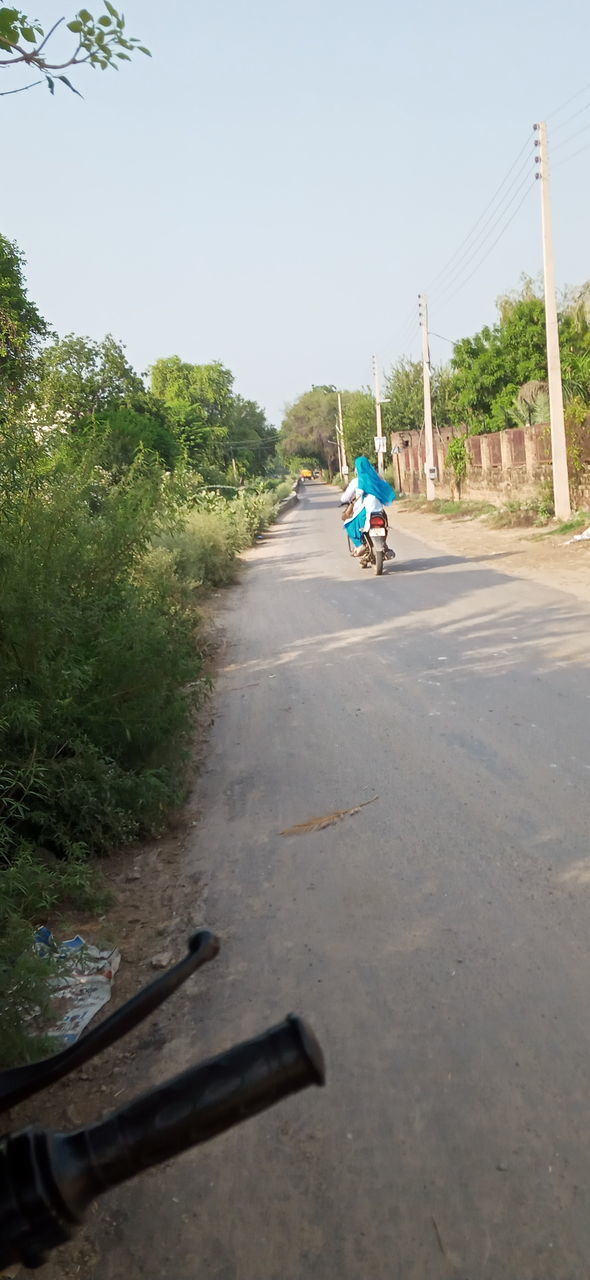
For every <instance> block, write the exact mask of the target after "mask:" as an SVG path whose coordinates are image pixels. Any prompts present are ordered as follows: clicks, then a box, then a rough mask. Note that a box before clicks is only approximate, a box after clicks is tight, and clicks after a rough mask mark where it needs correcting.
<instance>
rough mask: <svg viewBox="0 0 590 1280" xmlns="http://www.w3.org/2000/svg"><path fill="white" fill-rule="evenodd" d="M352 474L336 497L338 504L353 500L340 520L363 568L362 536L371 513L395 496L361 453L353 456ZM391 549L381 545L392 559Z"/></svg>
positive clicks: (367, 556)
mask: <svg viewBox="0 0 590 1280" xmlns="http://www.w3.org/2000/svg"><path fill="white" fill-rule="evenodd" d="M354 465H355V474H354V476H353V478H352V480H351V481H350V484H348V485H347V487H346V489H345V490H344V493H343V494H342V497H341V499H340V505H341V506H348V505H350V503H352V504H353V507H352V515H351V516H350V517H349V519H348V520H345V521H344V531H345V533H347V534H348V537H349V538H350V540H351V542H353V543H354V545H355V548H356V550H355V553H354V554H355V556H358V558H359V560H360V562H361V565H362V567H363V568H364V569H366V568H367V566H368V564H369V563H370V553H369V550H368V548H367V545H366V543H365V541H364V539H363V533H367V532H368V531H369V530H370V527H371V516H372V515H373V514H374V513H375V512H377V511H383V508H384V506H385V505H387V504H389V503H390V502H393V501H394V500H395V498H396V497H397V494H396V492H395V489H392V487H391V485H390V484H388V483H387V480H384V479H383V477H382V476H380V475H379V473H378V472H377V471H376V470H375V468H374V466H373V465H372V463H370V462H369V459H368V458H366V457H365V456H364V455H360V456H359V457H358V458H355V463H354ZM394 556H395V552H394V551H392V550H391V548H390V547H388V546H387V544H386V545H385V557H386V559H387V560H392V559H393V557H394Z"/></svg>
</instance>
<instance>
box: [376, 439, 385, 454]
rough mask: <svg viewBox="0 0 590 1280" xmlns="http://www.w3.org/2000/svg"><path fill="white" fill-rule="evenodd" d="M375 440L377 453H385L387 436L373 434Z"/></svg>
mask: <svg viewBox="0 0 590 1280" xmlns="http://www.w3.org/2000/svg"><path fill="white" fill-rule="evenodd" d="M373 439H374V441H375V453H385V452H386V450H387V436H373Z"/></svg>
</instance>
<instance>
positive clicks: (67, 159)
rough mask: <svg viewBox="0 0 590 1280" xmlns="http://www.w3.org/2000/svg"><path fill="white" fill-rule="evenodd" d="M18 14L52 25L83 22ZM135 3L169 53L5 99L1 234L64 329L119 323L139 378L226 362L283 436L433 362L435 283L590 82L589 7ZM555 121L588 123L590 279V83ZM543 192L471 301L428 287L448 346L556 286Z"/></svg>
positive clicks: (63, 6)
mask: <svg viewBox="0 0 590 1280" xmlns="http://www.w3.org/2000/svg"><path fill="white" fill-rule="evenodd" d="M89 2H90V0H89ZM31 5H32V7H31ZM23 6H24V7H25V8H26V9H27V10H28V11H29V12H31V13H33V10H34V15H35V16H38V17H39V18H40V20H41V21H44V22H45V23H46V25H49V24H50V21H51V20H52V19H54V18H55V17H57V16H59V14H60V13H62V12H65V13H66V14H67V16H68V17H70V16H71V13H72V10H70V9H69V7H68V3H67V0H42V2H41V0H39V2H38V3H36V2H35V0H31V4H29V3H28V0H27V3H26V4H25V0H23ZM90 7H91V9H92V10H93V11H94V12H95V13H96V12H97V11H98V9H97V6H96V4H95V3H94V0H93V3H92V4H91V5H90ZM72 9H73V6H72ZM125 13H126V16H127V23H128V28H129V32H130V34H132V35H138V36H140V37H141V38H142V40H143V41H144V43H145V44H147V45H148V46H149V47H150V48H151V50H152V53H153V58H152V60H148V59H147V58H143V57H142V56H141V55H138V56H137V58H136V59H135V60H134V62H133V63H131V64H123V69H122V71H121V72H120V74H119V75H118V76H117V75H115V74H114V73H110V72H105V73H104V74H102V73H98V72H96V73H92V72H89V71H84V70H82V71H80V72H79V73H78V74H77V77H76V84H77V85H78V87H79V88H80V89H81V90H82V91H83V93H84V95H85V100H84V101H83V102H82V101H80V99H79V98H76V97H74V96H73V95H72V94H70V93H68V92H67V90H65V89H64V91H63V92H62V93H60V94H59V95H56V97H55V99H51V98H50V96H49V94H48V93H47V91H46V90H45V89H44V88H39V89H35V90H33V91H31V92H30V93H28V94H17V95H16V96H13V97H8V98H3V99H1V100H0V119H1V122H2V125H1V139H2V144H1V145H2V171H3V177H4V181H3V183H2V197H1V202H2V216H1V217H0V229H1V230H2V231H3V232H4V233H5V234H7V235H9V236H10V237H11V238H14V239H16V240H17V241H18V243H19V244H20V246H21V247H22V249H23V250H24V252H25V254H26V257H27V260H28V281H29V287H30V292H31V294H32V296H33V297H34V298H35V299H36V301H37V302H38V304H39V306H40V308H41V310H42V312H43V314H44V315H46V317H47V318H48V319H49V320H50V321H51V322H52V323H53V324H54V326H55V327H56V328H57V330H58V331H59V332H60V333H61V334H64V333H66V332H69V331H74V332H78V333H84V334H89V335H91V336H93V337H102V335H103V334H104V333H105V332H107V331H110V332H112V333H113V334H114V335H115V336H116V337H117V338H120V339H121V340H122V341H124V342H125V343H126V345H127V349H128V354H129V356H130V358H131V360H132V362H133V363H134V365H135V366H136V367H137V368H139V369H140V370H144V369H145V368H146V367H147V366H148V365H149V364H150V363H151V362H152V361H153V360H154V359H156V358H157V357H158V356H161V355H170V354H173V353H178V354H179V355H181V356H182V357H183V358H184V359H186V360H190V361H195V362H202V361H208V360H212V359H220V360H222V361H223V362H224V363H226V364H228V365H229V366H230V368H231V369H232V370H233V371H234V373H235V375H236V381H237V387H238V389H239V390H240V391H241V392H242V394H244V395H246V396H250V397H253V398H254V399H256V400H258V401H259V402H260V403H261V404H262V405H263V406H264V407H265V409H266V410H267V412H268V414H269V416H270V418H271V420H272V421H274V422H275V423H276V424H277V425H278V424H279V422H280V419H281V415H282V412H283V408H284V405H285V403H286V402H288V401H289V400H291V399H294V398H295V396H297V395H298V394H299V393H300V392H301V391H304V390H305V389H307V388H308V387H309V386H310V385H311V383H313V382H333V383H337V384H338V385H340V386H343V387H354V386H359V385H362V384H364V383H366V382H367V381H368V380H369V378H370V360H371V353H372V352H373V351H376V352H377V353H378V355H379V357H380V359H381V360H382V362H383V363H384V364H386V365H387V364H390V363H391V362H392V361H393V360H394V359H396V358H397V357H398V356H399V355H401V354H402V353H403V352H404V351H405V352H407V353H408V354H412V355H416V354H417V353H418V345H417V342H418V331H417V328H416V331H415V335H411V327H412V320H411V317H412V314H413V311H414V308H415V303H416V295H417V293H418V291H419V290H421V289H428V287H429V285H430V282H431V280H432V279H433V277H436V275H437V273H438V272H439V271H440V269H441V267H443V266H444V264H445V263H446V261H447V259H448V258H449V257H451V255H452V254H453V253H454V251H455V250H456V248H457V246H458V245H459V243H460V242H461V240H462V239H463V237H464V236H465V235H466V233H467V232H468V231H469V229H470V228H471V226H472V224H473V223H474V222H475V220H476V219H477V218H478V216H479V215H480V213H481V212H482V211H483V209H484V208H485V206H486V204H487V202H488V201H489V199H490V197H491V196H492V195H493V193H494V191H495V189H496V187H497V186H498V184H499V183H500V182H501V180H502V178H503V177H504V175H505V173H506V171H507V170H508V169H509V167H510V165H511V164H512V161H513V160H514V159H515V157H516V155H517V153H518V151H519V150H520V148H521V146H522V145H523V144H525V143H526V140H527V137H528V136H531V135H530V131H531V126H532V123H533V121H534V120H536V119H539V118H543V117H544V116H546V115H547V114H548V113H550V112H551V111H552V110H553V109H554V108H555V107H558V106H559V105H560V104H561V103H562V102H563V101H564V100H565V99H567V98H568V97H569V96H570V95H572V94H574V93H575V92H576V91H577V90H578V89H580V88H582V87H583V86H584V85H585V84H586V83H588V81H590V70H589V64H588V47H589V46H588V37H589V34H590V31H589V28H590V19H589V17H588V5H587V0H569V3H568V4H567V5H564V4H557V3H555V2H552V3H551V4H549V3H547V0H534V2H533V0H494V3H493V4H489V5H474V4H473V0H469V2H468V0H447V3H445V4H441V3H440V0H412V2H411V3H404V4H401V3H395V0H364V2H362V0H251V2H250V3H246V2H245V0H217V2H216V3H215V4H213V3H211V0H209V3H207V4H205V3H201V2H200V0H168V2H167V3H166V2H165V0H128V2H127V4H126V5H125ZM7 81H8V76H7V75H5V76H3V83H2V87H3V88H8V87H13V86H14V85H15V84H16V79H15V75H14V74H13V76H12V78H11V83H10V86H9V85H8V83H7ZM587 104H588V105H587ZM579 109H582V110H581V112H580V114H579V115H577V116H576V118H575V119H573V120H572V121H571V123H570V124H566V123H564V122H565V121H567V118H568V116H569V115H572V114H573V113H574V112H575V111H578V110H579ZM554 122H555V124H556V125H557V124H562V125H563V127H562V128H561V129H560V130H559V131H558V132H556V133H555V135H554V140H555V147H556V148H557V144H558V142H561V143H562V144H563V142H564V141H565V140H567V139H568V138H569V137H570V136H572V135H574V134H576V133H577V131H578V130H580V129H581V130H586V131H585V132H582V133H580V134H579V136H576V137H575V138H574V139H573V140H572V142H571V143H570V144H569V145H567V146H563V145H562V146H561V148H560V149H559V150H556V152H555V164H556V167H555V169H554V204H555V212H554V216H555V232H556V259H557V277H558V281H559V282H560V283H565V282H568V283H581V282H583V281H584V280H585V279H586V278H588V277H590V241H589V235H588V207H589V205H590V150H585V151H582V154H581V155H580V156H579V157H577V158H576V159H574V160H572V161H571V162H568V163H563V164H561V165H559V167H557V160H558V159H559V158H563V156H565V155H567V154H569V153H570V152H573V151H575V150H576V149H577V148H579V147H580V148H583V147H585V146H587V145H588V144H590V88H589V89H588V92H587V94H582V95H581V96H580V97H579V98H576V100H575V101H574V102H573V103H572V104H571V106H570V107H569V108H567V109H564V110H563V111H562V112H561V113H559V114H558V115H557V116H555V121H554ZM549 123H550V125H551V119H550V121H549ZM531 153H532V145H531ZM520 163H523V162H522V161H521V162H520ZM518 173H519V169H518V166H517V169H516V170H515V174H514V176H515V177H517V176H518ZM523 176H526V170H524V171H523V175H521V178H520V179H519V180H520V181H522V177H523ZM537 187H538V184H537ZM523 190H524V189H523ZM505 192H506V194H507V196H509V195H510V194H511V189H510V188H509V187H507V188H505ZM538 197H539V192H538V189H536V188H535V189H534V190H532V192H531V193H530V194H529V196H528V197H527V199H526V201H525V204H524V205H523V207H522V209H521V210H520V212H519V213H518V215H517V216H516V218H515V219H514V222H513V223H512V225H511V226H510V227H509V228H508V230H507V232H506V234H505V236H504V237H503V239H502V240H500V242H499V244H498V245H497V247H496V248H495V249H494V251H493V252H492V253H491V254H490V256H489V257H488V258H487V260H486V261H485V262H484V263H483V264H482V266H481V268H480V269H478V270H477V271H476V272H475V274H474V276H473V279H472V280H470V281H469V282H468V283H467V284H466V286H465V288H463V289H462V290H461V291H460V292H459V293H458V295H457V296H456V298H452V297H451V296H450V294H451V293H452V290H451V289H450V288H449V289H448V290H447V296H446V297H445V295H444V292H443V291H442V289H441V296H440V299H439V300H438V301H437V299H436V296H435V293H434V290H433V291H432V301H431V316H430V320H431V326H432V328H433V329H434V330H436V331H437V332H438V333H440V334H443V335H445V336H446V337H449V338H455V337H459V336H462V335H464V334H468V333H471V332H474V331H475V330H476V329H477V328H480V327H481V325H482V324H484V323H486V322H488V321H492V320H493V318H494V302H495V298H496V297H497V295H498V294H499V293H501V292H502V291H504V290H508V289H511V288H513V287H515V286H516V285H517V284H518V280H519V276H520V273H521V272H522V271H527V272H530V273H531V274H535V273H536V272H537V271H538V270H539V268H540V264H541V249H540V225H539V221H540V220H539V203H538ZM519 198H520V197H519ZM507 202H508V201H507V200H506V203H507ZM517 203H518V201H516V202H515V203H514V204H513V205H512V206H511V209H508V210H507V212H506V218H507V217H508V216H509V214H510V212H511V211H514V209H515V208H516V204H517ZM499 208H500V209H501V206H499ZM502 226H503V222H502V221H500V222H499V223H498V227H497V231H500V230H501V228H502ZM488 230H490V231H491V228H488ZM495 234H497V232H496V233H495ZM493 238H494V235H491V238H490V240H489V242H487V243H488V244H490V243H491V241H492V240H493ZM475 243H476V242H475ZM468 248H469V246H468ZM485 249H486V245H483V247H482V250H481V254H482V255H483V253H484V252H485ZM480 256H481V255H480ZM477 263H478V255H477V254H476V255H475V256H474V257H473V259H472V260H471V262H470V263H467V262H466V263H465V264H464V273H463V274H464V275H466V274H468V273H469V270H471V269H473V267H475V266H477ZM459 280H460V277H459ZM442 283H445V282H444V280H443V281H442V282H441V284H442ZM408 320H410V324H407V323H406V322H407V321H408ZM406 329H407V333H406ZM432 349H433V355H434V357H435V358H436V359H441V358H443V357H447V355H448V354H449V353H450V350H451V348H450V347H449V346H448V345H447V344H445V343H444V342H441V341H440V340H439V339H433V343H432Z"/></svg>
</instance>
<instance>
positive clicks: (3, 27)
mask: <svg viewBox="0 0 590 1280" xmlns="http://www.w3.org/2000/svg"><path fill="white" fill-rule="evenodd" d="M104 5H105V10H104V13H101V14H100V16H99V17H98V18H94V17H93V16H92V14H91V13H89V11H88V9H80V10H79V11H78V13H77V14H76V15H75V17H74V18H72V20H71V22H67V23H66V28H67V30H68V31H69V32H70V33H71V35H72V36H73V48H72V47H70V49H69V51H64V54H63V55H61V56H59V57H58V56H57V55H56V54H55V53H54V54H53V55H52V53H51V52H50V51H49V42H50V41H51V40H52V37H54V36H55V33H56V31H57V29H58V27H60V26H61V25H62V23H64V22H65V18H59V19H58V20H57V22H55V23H54V25H53V26H52V27H51V28H50V30H49V31H48V32H47V33H45V31H44V29H43V27H42V26H40V24H39V22H37V21H36V19H32V18H29V17H28V16H27V14H25V13H21V11H20V10H19V9H12V8H6V7H0V69H2V68H4V69H6V68H14V67H19V66H22V67H23V68H27V69H28V68H34V69H35V70H36V71H40V72H41V73H42V77H43V79H44V80H45V82H46V84H47V86H48V88H49V91H50V93H54V92H55V81H56V80H59V81H61V83H62V84H65V85H66V86H67V88H68V89H71V90H72V93H78V90H77V89H75V88H74V86H73V84H71V82H70V80H69V79H68V77H67V76H65V75H63V72H64V71H65V70H67V69H68V68H69V67H79V66H83V65H87V66H90V67H93V68H97V67H99V68H100V70H101V71H106V69H107V67H114V69H115V70H118V69H119V66H118V64H119V62H130V61H131V56H132V54H134V53H137V52H139V53H145V54H146V55H147V56H148V57H151V55H150V51H149V49H146V48H145V46H144V45H142V44H140V42H139V40H138V39H137V38H136V37H134V36H128V35H127V34H126V29H125V18H124V16H123V14H122V13H119V12H118V11H117V9H115V7H114V5H112V4H111V3H110V0H104ZM53 48H54V46H53ZM42 83H43V80H33V81H30V82H29V83H28V84H25V85H21V86H20V88H16V89H8V90H6V91H4V92H3V93H0V97H6V96H7V94H8V93H22V92H23V91H24V90H26V89H32V88H34V86H35V85H37V84H42ZM79 96H81V95H79Z"/></svg>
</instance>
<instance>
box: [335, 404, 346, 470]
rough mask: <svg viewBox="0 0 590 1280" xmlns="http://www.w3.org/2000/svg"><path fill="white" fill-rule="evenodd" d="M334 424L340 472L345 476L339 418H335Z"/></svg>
mask: <svg viewBox="0 0 590 1280" xmlns="http://www.w3.org/2000/svg"><path fill="white" fill-rule="evenodd" d="M334 423H335V426H336V448H337V449H338V472H339V474H340V475H341V476H343V475H344V464H343V462H342V445H341V443H340V426H339V423H338V418H334Z"/></svg>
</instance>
